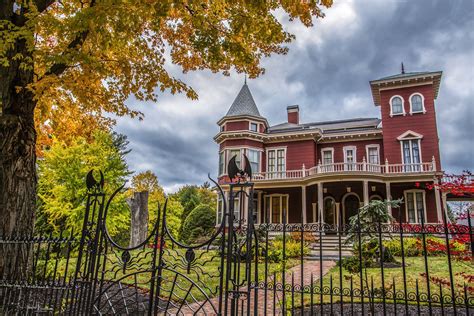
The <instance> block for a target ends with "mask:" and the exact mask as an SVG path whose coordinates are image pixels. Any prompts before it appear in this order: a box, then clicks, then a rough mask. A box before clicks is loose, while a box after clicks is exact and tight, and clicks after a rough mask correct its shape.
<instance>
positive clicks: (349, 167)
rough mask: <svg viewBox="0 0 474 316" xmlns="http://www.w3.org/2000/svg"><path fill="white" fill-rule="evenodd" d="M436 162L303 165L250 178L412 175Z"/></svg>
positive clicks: (255, 174) (426, 170)
mask: <svg viewBox="0 0 474 316" xmlns="http://www.w3.org/2000/svg"><path fill="white" fill-rule="evenodd" d="M435 171H436V162H435V161H434V159H433V160H432V161H431V162H423V163H418V164H389V163H388V161H385V164H383V165H380V164H372V163H367V162H366V161H365V159H364V160H363V161H362V162H354V163H344V162H342V163H332V164H318V165H317V166H314V167H311V168H309V169H306V168H305V166H304V165H303V167H302V169H300V170H286V171H274V172H258V173H254V174H253V176H252V178H253V179H254V180H255V181H261V180H278V179H301V178H305V177H310V176H314V175H325V174H331V173H364V174H413V173H426V172H435Z"/></svg>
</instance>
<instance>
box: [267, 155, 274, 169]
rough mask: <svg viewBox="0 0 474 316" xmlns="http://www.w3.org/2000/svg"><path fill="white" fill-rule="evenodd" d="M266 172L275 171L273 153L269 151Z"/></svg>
mask: <svg viewBox="0 0 474 316" xmlns="http://www.w3.org/2000/svg"><path fill="white" fill-rule="evenodd" d="M267 169H268V171H269V172H274V171H275V151H274V150H270V151H269V152H268V168H267Z"/></svg>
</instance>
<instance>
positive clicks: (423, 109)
mask: <svg viewBox="0 0 474 316" xmlns="http://www.w3.org/2000/svg"><path fill="white" fill-rule="evenodd" d="M415 95H419V96H420V97H421V109H422V110H421V111H416V112H413V108H412V103H411V98H412V97H414V96H415ZM408 102H409V103H410V115H413V114H416V113H423V114H425V113H426V108H425V97H424V96H423V95H422V94H421V93H419V92H415V93H412V94H411V95H410V98H409V99H408Z"/></svg>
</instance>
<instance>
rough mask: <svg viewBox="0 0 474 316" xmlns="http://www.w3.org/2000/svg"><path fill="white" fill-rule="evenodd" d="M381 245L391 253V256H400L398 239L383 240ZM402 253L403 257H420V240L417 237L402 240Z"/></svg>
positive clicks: (400, 247)
mask: <svg viewBox="0 0 474 316" xmlns="http://www.w3.org/2000/svg"><path fill="white" fill-rule="evenodd" d="M383 245H384V247H385V248H387V249H388V250H389V251H390V252H391V253H392V255H393V256H396V257H401V256H402V243H401V240H400V239H399V238H394V239H391V240H385V241H384V242H383ZM403 251H404V255H405V257H417V256H421V255H422V252H423V247H422V246H421V241H420V239H419V238H417V237H406V238H403Z"/></svg>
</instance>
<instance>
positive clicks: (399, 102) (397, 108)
mask: <svg viewBox="0 0 474 316" xmlns="http://www.w3.org/2000/svg"><path fill="white" fill-rule="evenodd" d="M401 114H405V111H404V109H403V99H402V97H400V96H398V95H395V96H393V97H392V98H391V99H390V115H392V116H393V115H401Z"/></svg>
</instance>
